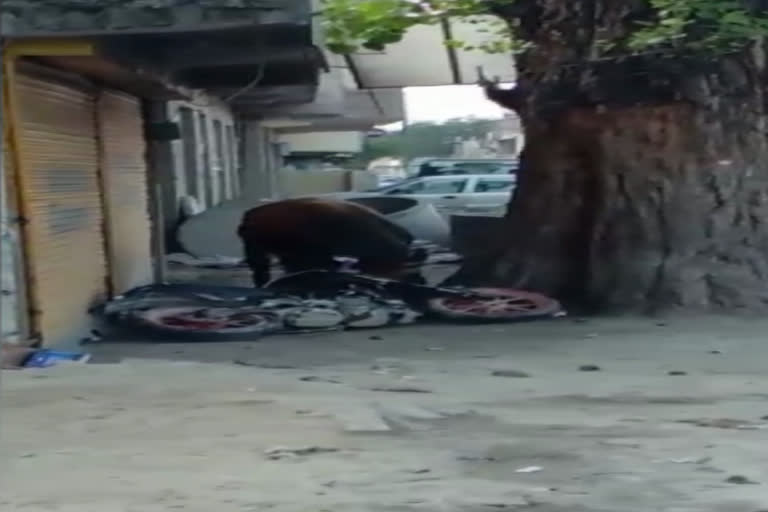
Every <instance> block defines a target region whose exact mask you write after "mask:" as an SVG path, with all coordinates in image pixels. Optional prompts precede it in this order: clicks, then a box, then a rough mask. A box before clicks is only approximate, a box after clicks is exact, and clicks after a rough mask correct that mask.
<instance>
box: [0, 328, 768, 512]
mask: <svg viewBox="0 0 768 512" xmlns="http://www.w3.org/2000/svg"><path fill="white" fill-rule="evenodd" d="M766 332H768V320H758V319H737V318H712V317H708V318H678V319H675V320H669V321H667V322H664V323H661V322H659V321H658V320H652V319H603V320H590V321H586V322H576V321H574V320H572V319H564V320H558V321H550V322H541V323H530V324H518V325H506V326H416V327H407V328H398V329H388V330H376V331H359V332H347V333H342V334H324V335H311V336H303V337H301V336H297V337H289V336H282V337H281V336H275V337H270V338H265V339H263V340H261V341H260V342H254V343H211V344H207V343H206V344H187V345H182V344H169V345H150V344H141V343H133V344H131V343H125V344H112V345H102V346H93V347H92V349H93V353H94V360H93V364H89V365H85V366H65V367H59V368H54V369H49V370H36V371H32V370H24V371H17V372H13V371H6V372H4V373H3V375H2V379H3V380H2V402H1V405H0V415H1V416H2V418H1V420H2V442H3V447H2V470H3V473H2V475H0V486H1V487H0V509H2V510H9V511H10V510H19V511H65V512H96V511H98V512H111V511H115V512H118V511H120V512H122V511H125V512H156V511H178V510H182V511H190V512H192V511H200V512H203V511H205V512H211V511H217V512H227V511H276V512H283V511H284V512H325V511H327V512H347V511H349V512H352V511H354V512H360V511H381V512H401V511H402V512H410V511H414V512H416V511H439V512H452V511H457V512H458V511H462V512H474V511H489V512H490V511H494V510H510V511H529V510H530V511H536V512H538V511H541V512H598V511H600V512H625V511H626V512H629V511H633V512H650V511H664V512H708V511H712V512H715V511H717V512H758V511H764V510H768V449H766V446H768V444H766V443H767V442H768V368H767V367H766V366H767V364H768V363H766V361H768V337H767V336H766ZM584 365H595V366H597V367H599V369H598V371H583V370H585V369H588V368H582V369H580V367H582V366H584ZM592 369H594V368H592ZM670 372H672V373H673V375H670ZM681 372H684V374H678V373H681ZM494 373H495V374H494Z"/></svg>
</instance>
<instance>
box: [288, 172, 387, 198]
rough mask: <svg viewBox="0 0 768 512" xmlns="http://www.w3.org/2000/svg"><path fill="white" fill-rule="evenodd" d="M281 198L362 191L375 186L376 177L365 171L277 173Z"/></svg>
mask: <svg viewBox="0 0 768 512" xmlns="http://www.w3.org/2000/svg"><path fill="white" fill-rule="evenodd" d="M279 179H280V191H281V196H282V197H284V198H285V197H297V196H306V195H314V194H331V193H333V192H346V191H363V190H369V189H371V188H374V187H375V186H376V183H377V181H376V177H375V176H373V175H371V174H369V173H367V172H365V171H341V170H339V171H293V170H287V169H284V170H282V171H280V172H279Z"/></svg>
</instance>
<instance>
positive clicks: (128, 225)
mask: <svg viewBox="0 0 768 512" xmlns="http://www.w3.org/2000/svg"><path fill="white" fill-rule="evenodd" d="M98 112H99V113H98V119H99V123H98V124H99V140H100V148H101V159H102V166H101V175H102V180H103V190H104V205H105V215H106V227H107V229H106V233H107V235H106V236H107V258H108V261H109V269H110V274H111V277H110V278H111V291H112V293H113V294H121V293H123V292H125V291H127V290H130V289H131V288H134V287H136V286H142V285H145V284H149V283H151V282H152V249H151V244H152V241H151V225H150V218H149V201H148V199H147V195H148V188H147V165H146V143H145V140H144V130H143V120H142V113H141V103H140V100H139V99H138V98H135V97H133V96H128V95H126V94H122V93H118V92H111V91H102V92H101V94H100V96H99V100H98Z"/></svg>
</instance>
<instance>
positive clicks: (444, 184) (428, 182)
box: [371, 174, 517, 217]
mask: <svg viewBox="0 0 768 512" xmlns="http://www.w3.org/2000/svg"><path fill="white" fill-rule="evenodd" d="M516 183H517V176H516V175H514V174H475V175H453V176H425V177H422V178H412V179H409V180H405V181H402V182H400V183H396V184H394V185H390V186H386V187H381V188H378V189H376V190H374V191H371V193H374V194H382V195H392V196H407V197H412V198H414V199H419V200H421V201H426V202H429V203H431V204H433V205H434V206H435V208H436V209H437V211H438V212H440V213H441V214H443V215H445V216H449V215H484V216H492V217H501V216H503V215H504V214H505V213H506V209H507V204H508V203H509V200H510V199H511V197H512V193H513V192H514V190H515V184H516Z"/></svg>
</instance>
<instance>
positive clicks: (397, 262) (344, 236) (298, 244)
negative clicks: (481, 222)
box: [238, 198, 413, 286]
mask: <svg viewBox="0 0 768 512" xmlns="http://www.w3.org/2000/svg"><path fill="white" fill-rule="evenodd" d="M238 235H239V236H240V238H241V239H242V241H243V246H244V249H245V259H246V263H247V264H248V267H250V269H251V271H252V272H253V282H254V284H255V285H256V286H263V285H264V284H265V283H266V282H267V281H269V279H270V272H269V269H270V258H269V256H270V255H274V256H276V257H277V258H278V259H279V260H280V263H281V264H282V265H283V267H284V269H285V271H286V272H300V271H302V270H310V269H328V270H332V269H335V268H336V263H335V262H334V259H333V258H334V256H346V257H351V258H356V259H357V260H358V265H359V268H360V271H361V272H364V273H366V274H372V275H376V276H381V277H398V276H399V275H401V274H402V273H403V272H404V269H405V267H406V264H407V263H409V261H412V259H411V253H410V244H411V242H413V236H412V235H411V234H410V233H409V232H408V231H407V230H405V229H403V228H402V227H400V226H398V225H396V224H394V223H392V222H390V221H389V220H388V219H387V218H385V217H384V216H383V215H381V214H379V213H378V212H376V211H374V210H371V209H369V208H367V207H365V206H362V205H359V204H356V203H352V202H347V201H338V200H329V199H318V198H308V199H287V200H284V201H278V202H274V203H269V204H266V205H262V206H257V207H256V208H253V209H251V210H248V211H247V212H246V213H245V214H244V215H243V220H242V222H241V224H240V227H239V228H238Z"/></svg>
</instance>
